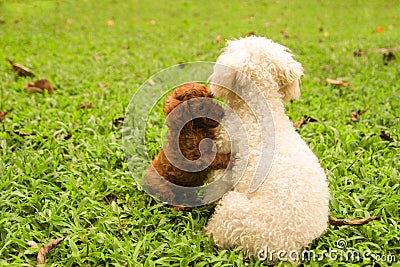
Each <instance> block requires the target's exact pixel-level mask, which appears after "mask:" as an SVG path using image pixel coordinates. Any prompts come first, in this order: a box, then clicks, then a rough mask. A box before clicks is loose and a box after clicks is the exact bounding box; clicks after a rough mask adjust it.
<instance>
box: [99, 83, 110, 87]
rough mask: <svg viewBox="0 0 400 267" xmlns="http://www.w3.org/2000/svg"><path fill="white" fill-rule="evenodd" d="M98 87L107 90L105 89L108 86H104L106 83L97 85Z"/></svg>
mask: <svg viewBox="0 0 400 267" xmlns="http://www.w3.org/2000/svg"><path fill="white" fill-rule="evenodd" d="M99 87H100V88H107V87H108V84H106V83H99Z"/></svg>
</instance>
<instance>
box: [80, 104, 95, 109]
mask: <svg viewBox="0 0 400 267" xmlns="http://www.w3.org/2000/svg"><path fill="white" fill-rule="evenodd" d="M88 108H95V106H94V105H93V104H92V103H89V104H80V105H79V106H78V110H79V109H88Z"/></svg>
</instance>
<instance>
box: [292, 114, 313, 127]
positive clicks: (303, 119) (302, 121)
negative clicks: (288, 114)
mask: <svg viewBox="0 0 400 267" xmlns="http://www.w3.org/2000/svg"><path fill="white" fill-rule="evenodd" d="M317 121H318V120H317V119H316V118H313V117H311V116H308V115H304V116H302V117H301V119H300V120H299V121H296V122H294V123H293V127H294V128H295V129H299V128H300V126H301V125H303V124H306V123H307V122H317Z"/></svg>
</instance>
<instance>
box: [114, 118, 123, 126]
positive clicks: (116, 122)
mask: <svg viewBox="0 0 400 267" xmlns="http://www.w3.org/2000/svg"><path fill="white" fill-rule="evenodd" d="M124 120H125V116H123V117H119V118H116V119H114V120H113V124H114V126H116V127H118V126H122V125H123V124H124Z"/></svg>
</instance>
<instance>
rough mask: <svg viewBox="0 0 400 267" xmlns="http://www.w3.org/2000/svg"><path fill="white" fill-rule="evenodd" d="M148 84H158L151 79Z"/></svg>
mask: <svg viewBox="0 0 400 267" xmlns="http://www.w3.org/2000/svg"><path fill="white" fill-rule="evenodd" d="M148 83H149V84H150V85H151V86H153V85H155V84H156V82H155V81H154V80H153V79H149V80H148Z"/></svg>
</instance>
